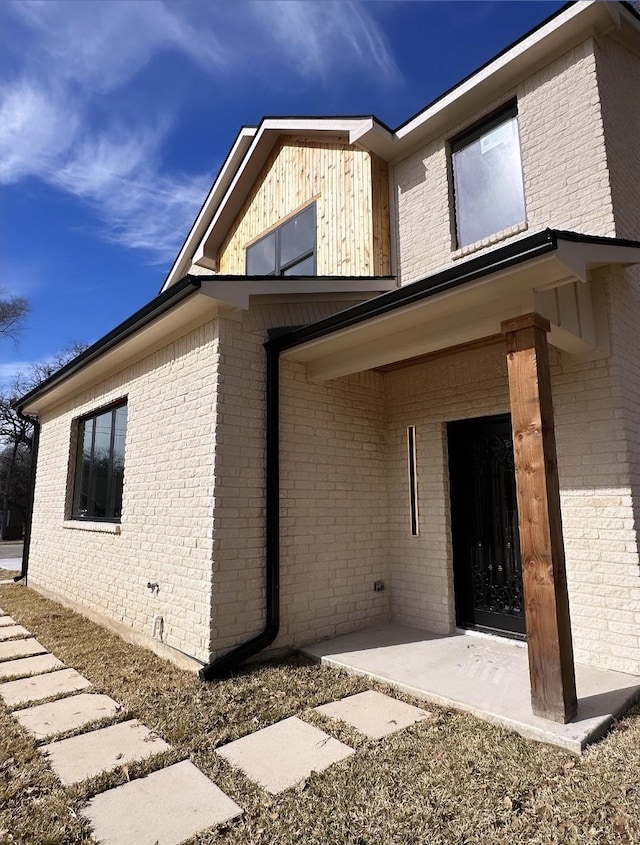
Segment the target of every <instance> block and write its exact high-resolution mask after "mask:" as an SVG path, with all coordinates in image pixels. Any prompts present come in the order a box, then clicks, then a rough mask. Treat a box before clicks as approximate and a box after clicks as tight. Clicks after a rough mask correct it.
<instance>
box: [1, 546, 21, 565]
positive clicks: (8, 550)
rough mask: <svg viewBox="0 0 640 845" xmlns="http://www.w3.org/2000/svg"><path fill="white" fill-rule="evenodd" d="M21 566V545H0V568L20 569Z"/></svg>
mask: <svg viewBox="0 0 640 845" xmlns="http://www.w3.org/2000/svg"><path fill="white" fill-rule="evenodd" d="M21 566H22V543H7V542H4V543H0V567H2V568H3V569H16V570H18V569H20V567H21Z"/></svg>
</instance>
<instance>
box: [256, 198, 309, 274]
mask: <svg viewBox="0 0 640 845" xmlns="http://www.w3.org/2000/svg"><path fill="white" fill-rule="evenodd" d="M315 274H316V206H315V203H314V204H313V205H309V206H307V208H305V209H304V211H301V212H300V213H299V214H296V215H295V217H291V218H290V219H289V220H287V221H286V222H285V223H283V224H282V225H281V226H278V228H277V229H274V230H273V231H272V232H269V234H268V235H265V236H264V238H260V240H259V241H256V242H255V243H253V244H251V245H250V246H248V247H247V275H248V276H315Z"/></svg>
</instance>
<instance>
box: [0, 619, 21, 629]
mask: <svg viewBox="0 0 640 845" xmlns="http://www.w3.org/2000/svg"><path fill="white" fill-rule="evenodd" d="M17 624H18V623H17V622H16V620H15V619H12V618H11V617H10V616H0V628H4V626H5V625H17Z"/></svg>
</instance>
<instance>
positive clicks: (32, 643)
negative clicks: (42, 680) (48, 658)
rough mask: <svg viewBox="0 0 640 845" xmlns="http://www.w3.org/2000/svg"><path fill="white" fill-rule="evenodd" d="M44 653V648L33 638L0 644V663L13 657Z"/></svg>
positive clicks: (45, 651)
mask: <svg viewBox="0 0 640 845" xmlns="http://www.w3.org/2000/svg"><path fill="white" fill-rule="evenodd" d="M46 653H47V650H46V648H45V647H44V646H43V645H41V644H40V643H39V642H38V640H36V639H33V638H30V639H28V640H10V641H9V642H7V643H0V661H2V660H11V658H13V657H30V656H31V655H33V654H46Z"/></svg>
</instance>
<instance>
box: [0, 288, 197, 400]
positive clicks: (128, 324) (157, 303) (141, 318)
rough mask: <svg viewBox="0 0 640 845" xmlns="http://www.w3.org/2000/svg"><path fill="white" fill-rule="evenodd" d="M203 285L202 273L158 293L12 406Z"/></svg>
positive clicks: (64, 376) (38, 392)
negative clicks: (201, 280)
mask: <svg viewBox="0 0 640 845" xmlns="http://www.w3.org/2000/svg"><path fill="white" fill-rule="evenodd" d="M199 289H200V279H199V277H197V276H184V278H182V279H180V281H179V282H176V283H175V285H172V286H171V287H170V288H169V289H168V290H166V291H165V292H164V293H160V294H158V296H156V297H154V298H153V299H152V300H151V301H150V302H148V303H147V304H146V305H144V306H143V307H142V308H140V309H139V310H138V311H136V312H135V314H132V315H131V317H129V318H128V319H127V320H125V321H124V322H123V323H120V325H118V326H116V327H115V329H112V331H110V332H109V333H108V334H106V335H105V336H104V337H102V338H100V340H98V341H96V342H95V343H94V344H92V345H91V346H89V347H88V349H85V351H84V352H81V353H80V355H77V356H76V357H75V358H73V359H72V360H71V361H69V363H68V364H65V365H64V367H61V369H59V370H57V371H56V372H55V373H53V375H51V376H49V378H47V379H45V380H44V381H42V382H40V384H39V385H38V386H37V387H34V389H33V390H30V391H29V393H27V394H25V395H24V396H22V397H20V399H16V400H15V402H13V403H12V406H13V407H14V408H16V409H17V410H22V408H24V406H25V405H27V404H28V403H29V402H32V401H33V400H34V399H37V398H38V397H39V396H42V395H43V394H45V393H46V392H47V391H49V390H51V388H52V387H56V386H57V385H58V384H61V383H62V382H63V381H66V379H68V378H70V376H72V375H74V374H75V373H77V372H78V371H79V370H81V369H82V368H83V367H85V366H86V365H87V364H90V363H91V362H92V361H95V360H96V358H99V357H100V356H101V355H103V354H104V353H105V352H108V351H109V350H110V349H113V348H114V347H115V346H117V345H118V344H119V343H121V342H122V341H123V340H126V339H127V338H128V337H131V335H133V334H135V333H136V332H137V331H139V330H140V329H142V328H144V327H145V326H147V325H148V324H149V323H151V322H153V320H155V319H156V318H157V317H160V316H161V315H162V314H165V313H166V312H167V311H170V310H171V309H172V308H173V307H174V306H175V305H177V304H178V303H179V302H182V300H184V299H187V298H188V297H190V296H191V295H192V294H193V293H195V292H196V291H197V290H199Z"/></svg>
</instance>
